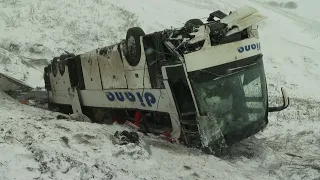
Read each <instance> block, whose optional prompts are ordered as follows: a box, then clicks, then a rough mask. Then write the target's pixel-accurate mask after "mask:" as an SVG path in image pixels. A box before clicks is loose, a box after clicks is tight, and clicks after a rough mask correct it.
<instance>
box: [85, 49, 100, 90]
mask: <svg viewBox="0 0 320 180" xmlns="http://www.w3.org/2000/svg"><path fill="white" fill-rule="evenodd" d="M80 58H81V65H82V72H83V79H84V84H85V87H86V89H88V90H101V89H102V85H101V78H100V69H99V61H98V56H97V55H96V53H95V52H93V51H92V52H88V53H85V54H83V55H81V56H80Z"/></svg>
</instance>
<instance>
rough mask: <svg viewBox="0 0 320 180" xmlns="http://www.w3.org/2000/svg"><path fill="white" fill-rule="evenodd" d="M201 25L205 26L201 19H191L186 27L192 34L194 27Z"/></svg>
mask: <svg viewBox="0 0 320 180" xmlns="http://www.w3.org/2000/svg"><path fill="white" fill-rule="evenodd" d="M201 25H204V23H203V22H202V21H201V20H200V19H190V20H188V21H187V22H186V23H185V24H184V27H185V28H187V30H188V31H189V32H192V30H193V28H194V27H198V26H201Z"/></svg>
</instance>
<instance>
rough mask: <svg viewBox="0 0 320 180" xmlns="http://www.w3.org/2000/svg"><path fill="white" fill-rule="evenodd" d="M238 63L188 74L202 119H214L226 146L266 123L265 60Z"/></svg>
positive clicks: (251, 59)
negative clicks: (205, 117) (204, 117)
mask: <svg viewBox="0 0 320 180" xmlns="http://www.w3.org/2000/svg"><path fill="white" fill-rule="evenodd" d="M241 61H242V62H241ZM239 62H240V64H239V63H238V64H226V65H222V66H220V67H219V66H216V67H211V68H207V69H204V70H199V71H197V72H192V73H189V78H190V82H191V86H192V88H193V91H194V95H195V99H196V102H197V105H198V109H199V113H200V116H209V115H210V116H212V117H211V119H214V120H215V121H216V122H217V123H218V124H219V127H220V131H221V133H222V134H223V136H225V137H224V138H225V139H226V143H233V141H235V142H236V141H238V140H240V139H244V138H246V137H248V136H250V135H252V134H254V133H256V132H258V131H259V130H260V128H261V127H262V126H264V125H265V124H266V123H267V117H266V111H267V94H266V81H265V74H264V69H263V63H262V58H261V57H260V56H258V57H252V58H250V59H247V60H240V61H239ZM241 63H242V64H241ZM206 124H210V123H206ZM216 125H217V124H215V126H216ZM206 128H208V127H206ZM214 128H216V127H212V129H214Z"/></svg>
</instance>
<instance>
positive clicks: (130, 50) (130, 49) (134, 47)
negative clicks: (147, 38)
mask: <svg viewBox="0 0 320 180" xmlns="http://www.w3.org/2000/svg"><path fill="white" fill-rule="evenodd" d="M144 35H145V33H144V31H143V30H142V29H141V28H140V27H133V28H130V29H128V31H127V36H126V53H125V57H126V59H127V62H128V64H129V65H130V66H136V65H138V64H139V62H140V56H141V44H140V37H141V36H144Z"/></svg>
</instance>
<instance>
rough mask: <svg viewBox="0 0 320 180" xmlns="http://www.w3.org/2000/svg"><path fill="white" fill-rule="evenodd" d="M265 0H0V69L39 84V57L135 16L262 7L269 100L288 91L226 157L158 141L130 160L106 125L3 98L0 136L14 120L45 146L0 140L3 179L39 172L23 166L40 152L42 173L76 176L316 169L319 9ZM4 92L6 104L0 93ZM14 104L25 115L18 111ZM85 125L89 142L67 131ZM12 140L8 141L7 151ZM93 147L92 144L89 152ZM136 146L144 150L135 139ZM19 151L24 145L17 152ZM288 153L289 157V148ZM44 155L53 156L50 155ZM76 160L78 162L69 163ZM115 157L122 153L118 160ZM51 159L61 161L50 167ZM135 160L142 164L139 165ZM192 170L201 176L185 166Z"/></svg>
mask: <svg viewBox="0 0 320 180" xmlns="http://www.w3.org/2000/svg"><path fill="white" fill-rule="evenodd" d="M269 2H270V1H269V0H241V1H240V0H197V1H194V0H162V1H154V0H108V1H102V0H87V1H84V0H78V1H65V0H54V1H48V0H29V1H18V0H16V1H0V60H1V61H0V63H1V66H0V71H1V72H4V73H7V74H9V75H13V76H14V77H16V78H18V79H24V80H25V82H27V83H28V84H30V85H33V86H43V80H42V73H41V71H42V67H43V64H45V62H46V60H50V59H51V58H52V57H53V56H57V55H59V54H60V53H62V52H63V51H64V50H66V51H69V52H75V53H82V52H86V51H89V50H92V49H93V48H97V47H102V46H106V45H109V44H112V43H115V42H117V41H118V40H119V39H122V38H124V37H125V33H126V30H127V28H129V27H132V26H136V25H139V26H141V27H142V28H143V29H144V30H145V32H146V33H148V32H152V31H155V30H162V29H163V28H170V27H171V26H174V27H178V26H182V25H183V24H184V22H186V21H187V20H188V19H191V18H200V19H202V20H205V19H206V17H207V16H208V14H209V13H211V12H212V11H215V10H218V9H220V10H222V11H225V12H228V11H230V10H234V9H235V8H236V7H239V6H242V5H244V4H246V5H250V6H253V7H256V8H258V9H259V10H260V11H261V12H262V13H263V14H264V15H266V16H268V19H267V20H265V21H264V22H263V23H261V24H260V36H261V45H262V51H263V53H264V61H265V67H266V73H267V80H268V88H269V91H270V103H271V105H272V104H275V103H276V102H278V103H280V102H279V97H280V91H279V90H280V87H282V86H284V87H286V88H287V89H288V93H289V95H290V97H292V99H291V106H290V108H288V109H287V110H286V111H284V112H281V113H274V114H271V116H270V117H269V120H270V124H269V126H268V127H267V128H266V130H265V131H264V132H262V133H259V134H258V135H257V136H255V137H253V138H251V139H249V140H246V141H244V142H242V143H240V144H239V145H237V146H235V147H232V148H230V152H231V154H232V155H230V156H228V157H225V158H224V160H220V159H217V158H214V157H211V156H205V155H199V156H197V155H194V153H195V152H194V151H192V152H191V155H190V156H189V155H188V153H189V152H186V150H184V149H183V148H181V147H179V146H178V147H176V146H173V147H172V146H169V148H164V145H157V144H158V143H159V142H156V143H153V144H154V145H155V147H153V148H152V150H153V154H152V155H151V157H149V159H148V158H147V159H143V158H139V159H138V160H132V159H131V157H130V158H129V160H128V159H122V157H126V158H127V157H128V156H126V155H125V156H122V157H121V158H116V157H114V156H113V155H112V152H113V151H119V148H116V147H113V146H111V145H110V141H109V139H108V138H107V136H106V135H105V134H106V133H107V134H110V133H112V132H113V131H114V129H112V128H110V127H107V126H99V125H91V124H86V123H71V122H67V121H62V120H60V121H58V120H55V119H52V120H51V121H49V120H46V119H48V118H50V117H51V118H54V117H55V116H54V117H53V116H52V115H51V114H50V113H48V112H46V113H44V112H43V111H40V112H39V111H38V110H35V109H32V110H31V109H28V111H29V110H30V111H31V114H30V115H27V114H26V113H25V112H20V110H21V108H22V107H24V108H28V107H25V106H16V105H13V104H12V103H11V104H12V105H9V107H4V108H0V111H4V113H5V112H6V113H5V115H4V116H3V118H2V117H1V118H2V119H1V121H0V122H1V123H2V125H1V126H2V127H3V129H4V131H3V132H2V134H3V136H2V137H4V134H5V132H7V130H8V129H14V131H13V133H16V135H17V136H18V139H19V140H20V141H22V140H24V139H25V138H26V137H27V135H25V134H24V132H23V130H21V129H27V128H31V130H30V131H31V132H32V137H33V138H34V139H39V140H38V141H37V142H36V143H35V147H32V148H34V149H36V150H39V149H40V150H41V151H43V152H44V153H42V154H44V159H45V160H41V161H39V162H35V161H34V160H33V158H30V157H33V156H34V154H32V153H30V151H27V149H28V148H29V149H30V147H29V146H27V145H25V143H23V144H22V145H21V144H20V143H19V142H15V143H14V144H11V143H9V144H8V143H2V144H0V145H1V146H2V147H3V148H1V151H2V152H3V153H4V152H6V154H8V156H3V157H2V158H11V159H4V160H1V163H3V162H6V163H7V165H6V166H0V171H1V172H3V173H5V172H6V173H9V174H6V176H5V177H7V178H9V177H10V179H11V177H12V176H18V175H19V174H16V173H14V172H16V170H22V169H23V172H26V174H30V176H32V177H35V176H36V175H37V176H40V172H39V171H42V169H40V170H39V169H38V170H34V171H31V172H30V171H29V170H28V169H27V170H26V167H27V166H31V167H33V168H36V169H37V168H39V167H42V166H44V165H42V164H43V163H41V162H47V164H46V163H44V164H46V165H47V166H50V168H51V169H50V170H49V171H44V172H45V173H44V174H43V175H41V177H43V178H45V177H46V176H49V175H48V174H50V173H51V171H55V172H56V173H57V174H55V175H54V177H57V178H58V179H63V178H65V177H70V178H71V179H72V178H73V177H75V176H78V177H79V176H81V173H82V174H83V176H84V175H85V174H86V173H87V174H86V175H88V176H89V175H92V174H93V173H95V174H98V177H97V179H101V178H99V176H100V175H101V174H100V173H102V171H101V170H104V171H107V172H109V169H111V172H113V173H114V174H113V173H111V174H113V175H114V177H115V178H114V179H127V178H128V179H129V177H130V178H132V179H139V178H143V177H145V178H146V179H159V177H161V178H163V179H166V178H169V179H170V178H172V179H179V177H182V179H187V178H190V179H196V178H198V179H212V176H215V177H216V178H217V179H228V178H229V179H234V178H235V177H239V178H241V177H246V178H248V179H250V178H251V179H262V177H263V178H264V179H317V178H320V154H319V150H320V142H319V138H318V137H320V121H319V117H320V114H319V112H320V103H319V101H320V94H319V91H320V85H319V84H320V61H319V57H320V37H319V36H320V23H319V21H320V12H319V11H317V9H316V8H317V7H318V6H319V3H320V1H318V0H295V2H297V4H298V7H297V8H296V9H288V8H282V7H277V6H274V5H270V3H269ZM276 2H288V1H286V0H281V1H276ZM313 10H315V11H313ZM11 44H13V45H16V46H12V45H11ZM38 44H40V45H38ZM10 45H11V46H10ZM43 59H45V60H43ZM34 64H35V65H34ZM31 65H33V66H35V67H32V66H31ZM27 72H28V73H27ZM5 102H6V103H8V104H10V103H9V102H7V100H6V101H5ZM39 113H40V114H45V115H44V117H43V118H42V119H45V121H40V120H38V121H37V120H36V121H35V120H34V119H37V118H38V117H39V115H38V114H39ZM16 114H17V115H19V116H26V117H30V119H29V120H28V119H27V120H25V121H16V120H17V118H16V116H15V115H16ZM40 117H41V116H40ZM9 118H13V119H9ZM56 124H60V126H61V127H67V128H69V129H70V131H68V130H63V129H61V128H59V127H60V126H59V125H58V126H56ZM29 126H30V127H29ZM33 126H37V127H41V128H42V129H36V128H33ZM19 127H22V128H19ZM66 131H67V132H66ZM83 132H85V133H87V134H88V135H90V137H91V136H95V137H96V139H93V140H92V142H93V144H94V145H92V146H93V148H92V147H91V145H83V144H81V143H80V144H79V143H77V142H76V141H77V139H76V138H74V137H73V136H74V135H76V134H78V133H83ZM93 132H94V133H93ZM42 134H44V135H43V136H45V137H43V136H42ZM58 135H59V137H58ZM38 136H39V137H38ZM62 136H66V137H68V138H69V139H70V141H69V143H70V147H71V149H72V151H71V150H70V149H69V148H68V147H64V146H63V144H62V143H61V142H60V141H59V138H60V137H62ZM86 137H89V136H86ZM100 141H102V143H100ZM22 142H24V141H22ZM98 142H99V143H98ZM158 146H159V147H158ZM13 147H14V149H15V151H10V150H11V149H10V148H13ZM32 148H31V149H32ZM94 149H98V150H94ZM83 151H88V153H84V152H83ZM98 151H100V152H99V153H97V152H98ZM134 151H135V152H142V155H146V154H145V152H144V151H141V150H139V149H137V150H134ZM181 151H182V152H183V153H181ZM62 153H63V154H67V155H68V156H67V157H71V159H70V158H67V157H65V159H63V158H62ZM104 153H106V154H104ZM17 154H22V156H23V158H24V159H21V157H20V156H19V155H18V156H17ZM292 154H294V155H297V157H293V156H292ZM25 157H28V158H25ZM48 158H52V159H54V160H53V161H50V160H48ZM104 159H107V160H104ZM95 160H97V162H96V161H95ZM60 161H61V162H60ZM78 161H80V162H81V163H80V164H81V165H79V164H77V162H78ZM118 161H120V162H121V163H120V164H119V163H117V162H118ZM126 161H127V162H126ZM15 162H23V163H22V164H21V166H16V164H15ZM59 162H60V164H61V166H62V167H63V168H61V169H57V168H56V165H57V164H59ZM109 162H111V163H110V164H109ZM10 163H11V164H10ZM72 163H74V164H77V165H79V167H78V166H77V167H75V168H74V169H73V170H71V173H66V174H67V175H66V174H63V173H62V172H65V170H66V168H68V167H69V166H70V164H72ZM94 163H98V164H99V166H101V167H102V168H100V169H93V170H92V171H94V172H91V170H88V168H89V169H92V168H91V167H92V165H93V164H94ZM230 163H231V164H232V165H230ZM39 164H40V166H39ZM113 164H114V165H113ZM140 165H141V166H142V168H139V166H140ZM184 165H186V166H190V167H191V170H187V169H186V168H183V166H184ZM191 165H193V166H191ZM133 167H134V168H133ZM202 167H203V168H202ZM17 168H18V169H17ZM64 168H65V169H64ZM130 168H131V169H130ZM9 169H11V170H9ZM121 169H123V170H121ZM128 169H130V170H128ZM98 171H99V172H98ZM126 171H128V172H126ZM84 172H86V173H84ZM194 172H196V173H197V174H198V175H199V176H200V177H197V175H195V174H194V175H191V174H192V173H194ZM105 173H106V172H105ZM149 173H150V174H151V175H149ZM0 174H2V173H0ZM20 174H22V173H20ZM64 175H65V176H64ZM188 175H190V176H188ZM101 176H102V175H101ZM187 176H188V177H187ZM20 178H22V177H20ZM1 179H2V178H1ZM4 179H5V178H4ZM22 179H23V178H22ZM45 179H46V178H45ZM84 179H85V178H84Z"/></svg>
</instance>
